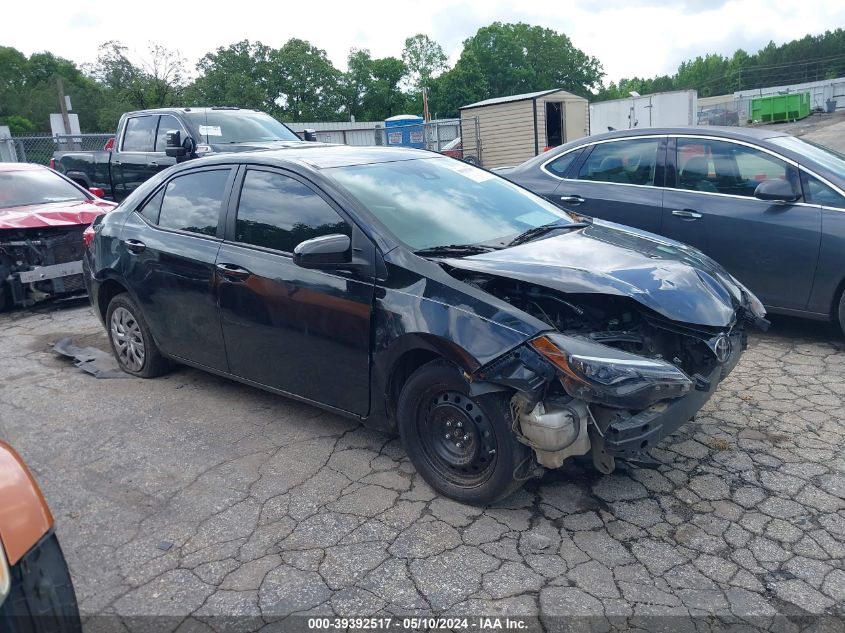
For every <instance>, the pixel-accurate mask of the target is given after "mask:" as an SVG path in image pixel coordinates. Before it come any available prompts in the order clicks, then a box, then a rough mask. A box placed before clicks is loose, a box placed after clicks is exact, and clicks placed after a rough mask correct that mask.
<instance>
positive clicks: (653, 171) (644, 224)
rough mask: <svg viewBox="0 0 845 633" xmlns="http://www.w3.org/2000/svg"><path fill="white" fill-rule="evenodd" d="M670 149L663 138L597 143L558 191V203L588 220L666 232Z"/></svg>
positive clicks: (626, 139) (648, 137) (650, 137)
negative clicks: (665, 173)
mask: <svg viewBox="0 0 845 633" xmlns="http://www.w3.org/2000/svg"><path fill="white" fill-rule="evenodd" d="M665 147H666V139H665V137H660V136H645V137H637V138H630V139H628V138H625V139H613V140H610V141H603V142H600V143H595V144H594V145H592V147H590V148H588V150H587V152H585V156H582V158H581V159H580V160H579V162H578V164H577V165H576V169H577V172H576V173H575V174H572V175H571V177H569V176H568V177H566V178H564V179H563V180H562V181H561V182H560V184H559V185H558V187H557V188H556V189H555V196H556V197H557V200H556V202H557V203H558V204H560V205H562V206H563V207H564V208H567V209H572V210H573V211H576V212H578V213H581V214H584V215H589V216H593V217H596V218H601V219H602V220H609V221H611V222H618V223H619V224H626V225H628V226H633V227H636V228H638V229H643V230H645V231H651V232H654V233H658V232H660V222H661V215H662V209H663V190H662V187H663V156H664V154H665V151H666V150H665Z"/></svg>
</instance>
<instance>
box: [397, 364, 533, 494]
mask: <svg viewBox="0 0 845 633" xmlns="http://www.w3.org/2000/svg"><path fill="white" fill-rule="evenodd" d="M508 403H509V394H508V393H504V392H500V393H493V394H488V395H485V396H484V397H482V398H478V397H471V396H470V395H469V388H468V385H467V382H466V381H465V380H464V379H463V377H462V376H461V374H460V372H459V371H458V369H457V367H455V366H454V365H452V364H451V363H448V362H446V361H433V362H431V363H428V364H426V365H423V366H422V367H420V368H419V369H418V370H417V371H415V372H414V373H413V374H412V375H411V377H410V378H408V381H407V383H405V386H404V387H403V389H402V394H401V395H400V397H399V404H398V406H397V417H398V424H399V434H400V436H401V437H402V443H403V444H404V446H405V450H406V451H407V452H408V457H410V459H411V462H413V464H414V466H415V467H416V468H417V470H418V471H419V472H420V474H421V475H422V476H423V478H424V479H425V480H426V481H427V482H428V484H429V485H430V486H431V487H432V488H434V489H435V490H437V491H438V492H440V493H442V494H444V495H446V496H447V497H451V498H452V499H455V500H457V501H461V502H463V503H470V504H473V505H486V504H489V503H492V502H494V501H497V500H499V499H502V498H504V497H507V496H508V495H510V494H512V493H513V492H515V491H516V490H517V489H519V488H520V487H521V486H522V484H523V483H524V481H525V478H526V477H525V475H524V473H526V472H528V471H530V470H531V462H530V458H531V454H530V451H529V449H528V447H526V446H524V445H523V444H520V443H519V442H518V441H517V439H516V437H515V436H514V434H513V431H512V430H511V416H510V410H509V406H508Z"/></svg>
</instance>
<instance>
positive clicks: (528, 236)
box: [508, 222, 590, 246]
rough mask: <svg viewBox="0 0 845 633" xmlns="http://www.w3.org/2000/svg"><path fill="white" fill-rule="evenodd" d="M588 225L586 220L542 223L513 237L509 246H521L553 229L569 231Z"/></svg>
mask: <svg viewBox="0 0 845 633" xmlns="http://www.w3.org/2000/svg"><path fill="white" fill-rule="evenodd" d="M588 226H590V225H589V224H587V223H586V222H570V223H568V224H561V223H560V222H550V223H549V224H541V225H540V226H535V227H534V228H532V229H528V230H527V231H523V232H522V233H520V234H519V235H517V236H516V237H515V238H513V239H512V240H511V241H510V242H508V246H519V245H520V244H524V243H525V242H530V241H531V240H533V239H536V238H538V237H540V236H541V235H545V234H546V233H551V232H552V231H558V230H560V231H569V230H572V229H583V228H585V227H588Z"/></svg>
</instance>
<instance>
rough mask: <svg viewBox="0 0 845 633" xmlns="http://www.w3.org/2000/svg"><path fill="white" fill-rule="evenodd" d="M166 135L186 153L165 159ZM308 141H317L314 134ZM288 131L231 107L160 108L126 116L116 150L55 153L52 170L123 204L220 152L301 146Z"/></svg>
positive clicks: (120, 124) (119, 126) (308, 135)
mask: <svg viewBox="0 0 845 633" xmlns="http://www.w3.org/2000/svg"><path fill="white" fill-rule="evenodd" d="M168 132H179V137H178V138H179V142H180V144H183V149H184V150H185V151H184V152H183V153H182V154H181V155H180V156H177V155H176V153H174V152H171V153H170V154H168V153H167V140H168V136H167V135H168ZM304 135H305V138H306V140H308V141H315V140H316V135H315V134H314V132H313V130H307V131H306V132H305V133H304ZM303 142H304V141H302V140H301V139H300V138H299V137H298V136H297V135H296V134H295V133H294V132H293V131H292V130H291V129H290V128H289V127H287V126H286V125H285V124H284V123H280V122H279V121H277V120H276V119H274V118H273V117H271V116H270V115H269V114H265V113H264V112H259V111H257V110H243V109H240V108H230V107H213V108H158V109H155V110H138V111H136V112H127V113H126V114H124V115H123V116H121V117H120V121H119V122H118V124H117V133H116V134H115V141H114V142H113V143H112V147H113V149H108V148H107V149H104V150H101V151H95V152H56V153H55V154H54V155H53V160H52V161H51V164H50V166H51V167H53V168H54V169H56V170H57V171H59V172H61V173H63V174H65V175H67V177H68V178H70V179H71V180H73V181H74V182H76V183H78V184H80V185H81V186H83V187H86V188H87V187H99V188H101V189H102V190H103V191H104V192H105V197H107V198H109V199H111V200H116V201H118V202H120V201H121V200H123V199H124V198H125V197H126V196H128V195H129V194H130V193H132V192H133V191H134V190H135V189H136V188H137V187H138V185H140V184H141V183H142V182H144V181H145V180H147V179H148V178H150V177H152V176H154V175H155V174H157V173H158V172H160V171H162V170H163V169H166V168H167V167H170V166H171V165H175V164H176V163H177V162H181V160H185V159H190V158H197V157H199V156H207V155H209V154H214V153H217V152H243V151H248V150H255V149H271V148H280V147H288V146H290V145H300V144H302V143H303Z"/></svg>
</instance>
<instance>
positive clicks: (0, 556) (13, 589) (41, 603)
mask: <svg viewBox="0 0 845 633" xmlns="http://www.w3.org/2000/svg"><path fill="white" fill-rule="evenodd" d="M0 631H7V632H9V633H18V632H21V633H23V632H24V631H26V632H28V631H51V632H55V633H78V632H80V631H82V626H81V624H80V619H79V609H78V607H77V603H76V594H75V593H74V590H73V583H72V582H71V578H70V573H69V572H68V567H67V563H66V562H65V557H64V555H63V554H62V548H61V547H60V546H59V541H58V539H57V538H56V534H55V532H54V531H53V515H52V514H51V513H50V509H49V508H48V507H47V502H46V501H44V497H43V496H42V494H41V491H40V490H39V489H38V484H36V483H35V479H33V477H32V474H31V473H30V472H29V470H28V469H27V467H26V465H25V464H24V463H23V460H22V459H21V458H20V456H19V455H18V454H17V453H16V452H15V451H14V450H13V449H12V447H11V446H9V445H8V444H6V443H5V442H2V441H0Z"/></svg>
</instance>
